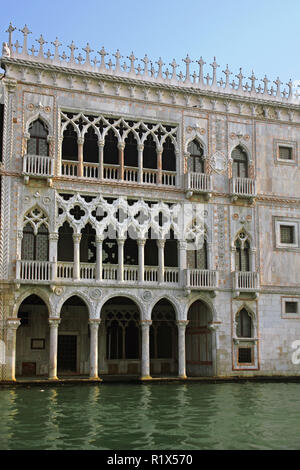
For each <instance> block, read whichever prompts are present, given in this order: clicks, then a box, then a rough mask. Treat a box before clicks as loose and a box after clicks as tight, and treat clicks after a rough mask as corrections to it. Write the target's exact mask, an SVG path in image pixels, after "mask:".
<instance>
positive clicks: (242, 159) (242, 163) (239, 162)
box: [231, 144, 249, 178]
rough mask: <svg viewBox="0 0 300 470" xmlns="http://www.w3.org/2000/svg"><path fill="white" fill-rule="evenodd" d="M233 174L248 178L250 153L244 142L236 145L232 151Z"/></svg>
mask: <svg viewBox="0 0 300 470" xmlns="http://www.w3.org/2000/svg"><path fill="white" fill-rule="evenodd" d="M231 160H232V176H233V178H248V175H249V154H248V150H247V149H246V147H245V146H244V145H242V144H239V145H236V146H235V147H234V148H233V150H232V151H231Z"/></svg>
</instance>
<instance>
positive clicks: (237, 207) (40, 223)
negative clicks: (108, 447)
mask: <svg viewBox="0 0 300 470" xmlns="http://www.w3.org/2000/svg"><path fill="white" fill-rule="evenodd" d="M7 33H8V42H6V43H3V49H2V57H1V59H0V60H1V67H2V74H1V75H0V79H1V80H0V127H1V135H0V138H1V142H2V145H1V149H0V150H1V154H0V157H1V163H0V179H1V227H0V381H7V382H9V381H15V380H17V381H18V379H19V380H20V379H22V378H23V377H25V376H27V377H31V378H33V379H34V378H36V379H37V378H39V377H44V378H48V379H50V380H53V381H54V380H59V379H62V378H65V377H77V378H83V377H86V378H90V379H91V380H101V378H105V376H106V377H111V376H132V377H137V378H140V379H141V380H151V378H159V377H177V378H181V379H185V378H187V377H205V376H206V377H209V376H214V377H233V376H236V377H238V376H248V377H250V376H297V375H300V364H299V363H300V353H299V357H298V348H299V347H300V191H299V187H300V168H299V165H300V161H299V150H300V101H299V99H298V94H297V93H295V90H294V87H293V83H292V81H289V82H288V83H287V84H286V85H283V84H282V83H281V82H280V79H279V78H277V79H276V81H272V82H271V81H270V80H269V79H268V78H267V77H266V76H265V77H264V79H263V80H258V79H257V78H256V77H255V74H254V73H253V72H252V75H251V76H250V77H249V78H247V77H244V76H243V73H242V69H240V71H239V73H238V74H237V75H234V74H232V72H231V71H230V70H229V68H228V66H227V67H226V68H225V70H223V71H222V68H221V69H220V70H218V68H219V65H218V64H217V62H216V59H215V58H214V60H213V62H212V63H211V64H209V63H208V64H206V63H205V62H204V60H203V59H202V57H201V58H200V59H199V60H195V61H192V60H191V59H190V57H189V56H188V55H187V57H186V58H185V59H183V63H182V62H181V64H182V65H180V67H179V65H178V64H177V63H176V61H175V59H174V60H173V61H172V62H171V63H170V64H169V68H167V67H166V64H164V63H163V61H162V59H161V58H160V59H159V60H158V61H157V62H151V61H150V59H149V58H148V57H147V56H145V57H144V58H143V59H140V60H138V59H137V58H136V57H135V56H134V54H133V53H131V55H129V57H127V58H126V57H125V58H124V57H123V56H121V53H120V51H119V50H117V51H116V53H115V54H111V56H108V53H107V52H106V51H105V49H104V48H103V47H102V49H100V50H99V51H98V52H97V50H96V49H95V51H92V49H91V47H90V45H89V44H87V45H86V47H85V48H84V49H83V50H82V51H81V52H78V50H77V47H76V46H75V44H74V42H73V41H72V42H71V44H70V45H69V46H67V48H68V49H66V50H67V51H68V54H67V53H66V52H65V51H63V48H62V44H61V43H60V42H59V40H58V39H57V38H56V40H55V41H53V42H51V43H49V46H50V49H48V50H47V51H46V46H45V43H46V41H45V40H44V38H43V36H42V35H41V36H40V37H39V38H38V39H36V40H32V42H33V44H34V45H33V46H32V47H31V48H29V44H28V40H29V38H31V37H32V36H30V34H31V32H30V31H29V29H28V27H27V26H26V25H25V27H24V28H23V29H22V30H17V28H15V27H14V26H13V25H11V24H10V25H9V28H8V30H7ZM19 40H20V42H19ZM107 56H108V57H107ZM178 67H179V68H178ZM223 68H224V67H223ZM181 69H182V70H181ZM192 69H193V70H192Z"/></svg>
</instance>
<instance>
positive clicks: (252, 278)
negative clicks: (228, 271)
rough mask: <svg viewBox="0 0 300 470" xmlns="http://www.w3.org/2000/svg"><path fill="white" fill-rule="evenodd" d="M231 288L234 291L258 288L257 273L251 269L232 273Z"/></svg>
mask: <svg viewBox="0 0 300 470" xmlns="http://www.w3.org/2000/svg"><path fill="white" fill-rule="evenodd" d="M233 288H234V290H236V291H246V292H247V291H256V290H258V289H259V275H258V273H257V272H252V271H236V272H234V273H233Z"/></svg>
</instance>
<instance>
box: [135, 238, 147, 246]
mask: <svg viewBox="0 0 300 470" xmlns="http://www.w3.org/2000/svg"><path fill="white" fill-rule="evenodd" d="M146 241H147V240H146V238H138V239H137V244H138V245H139V246H144V245H145V243H146Z"/></svg>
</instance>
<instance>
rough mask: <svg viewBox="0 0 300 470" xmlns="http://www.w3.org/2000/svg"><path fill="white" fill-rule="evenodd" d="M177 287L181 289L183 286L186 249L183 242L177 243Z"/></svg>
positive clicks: (185, 244)
mask: <svg viewBox="0 0 300 470" xmlns="http://www.w3.org/2000/svg"><path fill="white" fill-rule="evenodd" d="M178 247H179V256H178V258H179V285H180V286H181V287H183V286H184V285H185V272H186V269H187V263H186V248H187V243H186V242H185V241H179V243H178Z"/></svg>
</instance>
